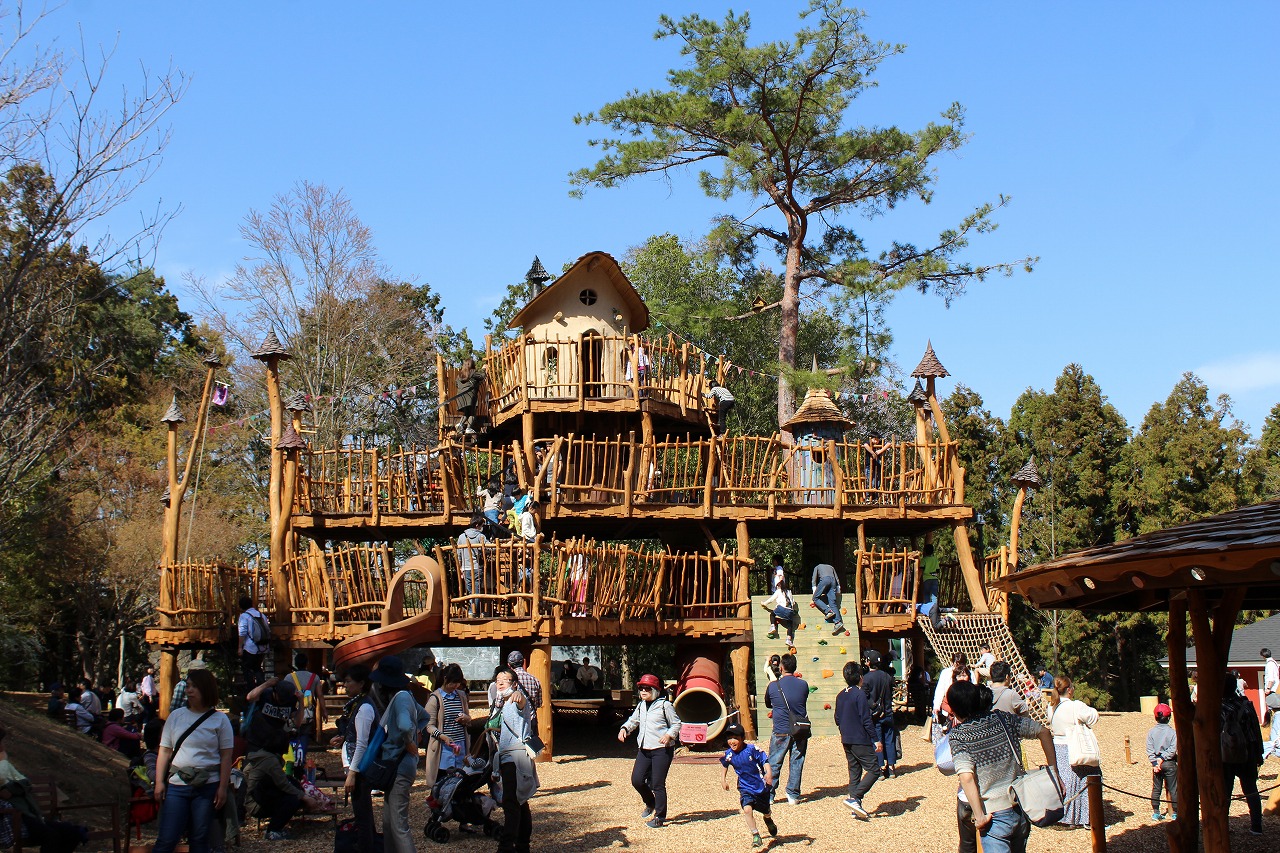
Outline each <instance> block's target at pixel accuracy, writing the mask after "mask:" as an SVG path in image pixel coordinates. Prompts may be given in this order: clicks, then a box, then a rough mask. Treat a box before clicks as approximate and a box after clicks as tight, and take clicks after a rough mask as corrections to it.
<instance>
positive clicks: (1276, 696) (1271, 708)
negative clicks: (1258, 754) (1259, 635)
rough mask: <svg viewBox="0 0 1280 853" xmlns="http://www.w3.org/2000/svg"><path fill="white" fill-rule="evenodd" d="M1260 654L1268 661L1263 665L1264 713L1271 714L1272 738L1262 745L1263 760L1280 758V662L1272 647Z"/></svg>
mask: <svg viewBox="0 0 1280 853" xmlns="http://www.w3.org/2000/svg"><path fill="white" fill-rule="evenodd" d="M1260 654H1261V655H1262V659H1263V660H1264V661H1266V663H1264V664H1263V667H1262V707H1263V713H1264V714H1266V713H1268V712H1269V713H1270V714H1271V739H1270V740H1268V741H1267V742H1266V743H1265V744H1263V745H1262V760H1263V761H1266V760H1267V758H1268V757H1270V756H1272V755H1274V756H1276V757H1277V758H1280V664H1278V663H1276V659H1275V658H1274V657H1272V655H1271V649H1263V650H1262V651H1261V652H1260Z"/></svg>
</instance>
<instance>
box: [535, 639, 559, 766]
mask: <svg viewBox="0 0 1280 853" xmlns="http://www.w3.org/2000/svg"><path fill="white" fill-rule="evenodd" d="M529 674H530V675H532V676H533V677H534V678H536V679H538V681H539V682H541V683H542V695H543V697H545V698H544V699H543V702H542V707H541V708H539V709H538V737H540V738H542V742H543V743H544V744H546V748H545V749H543V750H542V752H541V753H540V754H539V755H538V760H539V761H550V760H551V759H552V758H553V757H554V755H555V745H554V743H553V742H552V727H551V644H550V643H545V642H544V643H537V644H535V645H534V646H533V648H532V649H530V650H529Z"/></svg>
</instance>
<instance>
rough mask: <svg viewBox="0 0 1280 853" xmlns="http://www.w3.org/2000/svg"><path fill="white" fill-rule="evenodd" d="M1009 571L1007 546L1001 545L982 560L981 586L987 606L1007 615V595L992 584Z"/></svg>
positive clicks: (993, 610) (994, 611) (995, 611)
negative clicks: (985, 595) (985, 596)
mask: <svg viewBox="0 0 1280 853" xmlns="http://www.w3.org/2000/svg"><path fill="white" fill-rule="evenodd" d="M1008 573H1009V546H1008V545H1001V546H1000V550H999V551H997V552H995V553H994V554H989V555H987V557H986V558H985V559H984V560H983V561H982V586H983V589H985V590H986V591H987V606H988V607H990V608H991V610H992V612H993V613H1003V614H1004V615H1005V616H1006V617H1007V616H1008V615H1009V610H1008V608H1009V597H1008V595H1007V594H1005V593H1003V592H1001V591H1000V590H998V589H996V588H995V586H994V584H995V582H996V581H998V580H1000V579H1001V578H1003V577H1004V576H1005V575H1007V574H1008Z"/></svg>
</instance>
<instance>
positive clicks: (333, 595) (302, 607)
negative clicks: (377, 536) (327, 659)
mask: <svg viewBox="0 0 1280 853" xmlns="http://www.w3.org/2000/svg"><path fill="white" fill-rule="evenodd" d="M284 571H285V576H286V577H288V578H289V590H290V593H291V595H292V598H293V618H294V621H295V622H298V623H302V624H324V625H332V626H342V625H356V624H361V623H370V622H377V621H378V620H379V619H380V618H381V617H382V607H383V603H384V602H385V600H386V597H387V582H388V580H389V579H390V577H391V575H392V574H393V573H394V566H393V556H392V554H391V550H390V548H389V547H388V546H386V545H344V546H342V547H338V548H334V549H333V550H331V551H321V550H319V549H316V550H313V551H310V552H308V553H306V554H302V555H300V556H298V557H295V558H294V559H292V560H289V561H287V562H286V563H285V564H284Z"/></svg>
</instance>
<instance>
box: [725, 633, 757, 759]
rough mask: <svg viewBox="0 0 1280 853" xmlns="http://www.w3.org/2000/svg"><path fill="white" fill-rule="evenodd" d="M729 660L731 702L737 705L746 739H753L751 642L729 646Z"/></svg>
mask: <svg viewBox="0 0 1280 853" xmlns="http://www.w3.org/2000/svg"><path fill="white" fill-rule="evenodd" d="M729 662H730V663H731V664H732V665H733V702H734V704H735V705H737V706H738V722H739V723H740V724H741V725H742V728H743V729H745V730H746V733H747V740H749V741H751V740H755V739H756V718H755V715H754V714H752V713H751V688H750V684H751V644H750V643H734V644H733V645H731V646H729Z"/></svg>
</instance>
